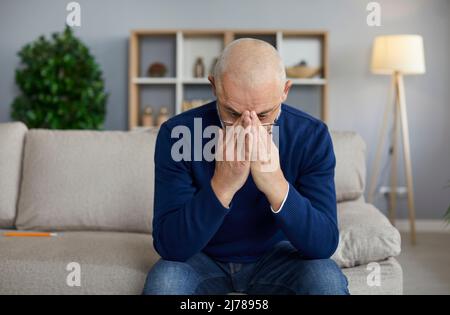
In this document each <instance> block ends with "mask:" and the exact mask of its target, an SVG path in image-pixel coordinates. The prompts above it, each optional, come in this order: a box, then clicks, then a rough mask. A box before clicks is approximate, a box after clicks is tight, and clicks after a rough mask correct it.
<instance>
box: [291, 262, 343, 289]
mask: <svg viewBox="0 0 450 315" xmlns="http://www.w3.org/2000/svg"><path fill="white" fill-rule="evenodd" d="M303 263H304V268H302V269H303V270H302V271H301V275H299V277H298V281H297V287H298V291H300V292H299V293H301V294H314V295H324V294H327V295H345V294H349V292H348V281H347V278H346V277H345V275H344V274H343V273H342V271H341V269H340V268H339V266H338V265H337V264H336V263H335V262H334V261H333V260H332V259H315V260H306V261H303Z"/></svg>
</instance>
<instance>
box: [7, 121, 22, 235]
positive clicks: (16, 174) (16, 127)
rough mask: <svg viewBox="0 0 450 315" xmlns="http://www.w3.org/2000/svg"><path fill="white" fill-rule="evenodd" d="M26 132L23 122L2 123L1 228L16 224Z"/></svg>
mask: <svg viewBox="0 0 450 315" xmlns="http://www.w3.org/2000/svg"><path fill="white" fill-rule="evenodd" d="M26 132H27V127H26V126H25V124H23V123H22V122H12V123H2V124H0V228H1V227H3V228H8V227H12V226H13V225H14V219H15V217H16V209H17V199H18V195H19V187H20V175H21V167H22V150H23V141H24V138H25V134H26Z"/></svg>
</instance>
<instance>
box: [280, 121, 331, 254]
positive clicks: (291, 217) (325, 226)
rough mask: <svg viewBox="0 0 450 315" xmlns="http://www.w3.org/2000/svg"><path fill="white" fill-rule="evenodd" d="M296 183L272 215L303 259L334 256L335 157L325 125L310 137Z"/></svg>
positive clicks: (291, 185)
mask: <svg viewBox="0 0 450 315" xmlns="http://www.w3.org/2000/svg"><path fill="white" fill-rule="evenodd" d="M307 150H308V152H307V154H306V155H305V158H306V159H307V160H308V162H307V163H306V165H304V167H303V168H302V170H300V174H298V176H297V180H296V182H295V184H294V185H293V184H292V183H289V191H288V194H287V197H286V200H285V202H284V205H283V207H282V209H281V210H280V211H279V212H276V213H273V215H274V216H275V218H276V221H277V223H278V224H279V226H280V227H281V229H282V230H283V232H284V233H285V235H286V237H287V238H288V239H289V241H290V242H291V243H292V245H293V246H294V247H295V248H297V250H298V251H299V252H300V253H301V254H302V255H303V256H304V257H305V258H306V259H323V258H329V257H331V256H332V255H333V253H334V251H335V250H336V248H337V245H338V243H339V231H338V226H337V209H336V208H337V206H336V192H335V186H334V168H335V165H336V158H335V155H334V150H333V144H332V140H331V136H330V134H329V132H328V127H327V126H326V124H323V123H322V124H320V126H319V127H318V128H316V130H315V132H314V135H313V136H311V140H310V143H309V146H308V147H307Z"/></svg>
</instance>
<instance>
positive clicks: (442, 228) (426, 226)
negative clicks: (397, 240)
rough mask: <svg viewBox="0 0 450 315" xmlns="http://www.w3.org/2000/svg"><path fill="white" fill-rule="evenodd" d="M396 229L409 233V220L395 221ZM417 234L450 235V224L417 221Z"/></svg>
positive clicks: (435, 221) (442, 221)
mask: <svg viewBox="0 0 450 315" xmlns="http://www.w3.org/2000/svg"><path fill="white" fill-rule="evenodd" d="M395 227H396V228H397V229H398V230H399V231H400V232H409V221H408V219H400V220H399V219H397V220H395ZM416 231H417V232H435V233H450V224H447V223H446V222H445V221H444V220H422V219H420V220H416Z"/></svg>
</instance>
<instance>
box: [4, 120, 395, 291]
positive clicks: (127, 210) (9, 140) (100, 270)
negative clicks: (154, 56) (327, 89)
mask: <svg viewBox="0 0 450 315" xmlns="http://www.w3.org/2000/svg"><path fill="white" fill-rule="evenodd" d="M156 135H157V130H147V131H134V132H125V131H62V130H59V131H52V130H44V129H30V130H28V129H27V128H26V126H25V125H24V124H22V123H19V122H15V123H3V124H0V232H5V231H9V230H36V231H53V232H55V231H56V232H57V233H58V234H57V236H55V237H44V238H37V237H36V238H18V237H5V236H3V233H2V235H1V236H0V253H1V254H0V294H35V293H38V294H140V293H141V290H142V288H143V285H144V281H145V277H146V274H147V272H148V270H149V269H150V268H151V266H152V265H153V264H154V263H155V262H156V261H157V260H158V258H159V256H158V254H157V253H156V252H155V251H154V249H153V245H152V237H151V220H152V213H153V183H154V175H153V153H154V145H155V140H156ZM332 137H333V143H334V149H335V154H336V159H337V166H336V177H335V183H336V192H337V199H338V215H339V226H340V243H339V247H338V249H337V251H336V252H335V254H334V255H333V257H332V258H333V259H334V260H335V261H336V262H337V263H338V264H339V265H340V266H341V267H342V268H343V272H344V273H345V274H346V276H347V277H348V280H349V289H350V292H351V293H352V294H401V293H402V269H401V267H400V265H399V264H398V262H397V261H396V260H395V258H394V257H395V256H396V255H398V254H399V252H400V235H399V233H398V231H397V230H396V229H395V228H394V227H393V226H392V225H391V224H390V223H389V222H388V220H387V219H386V218H385V217H384V216H383V215H382V214H381V212H380V211H379V210H377V209H376V208H375V207H373V206H372V205H370V204H367V203H365V201H364V197H363V191H364V183H365V177H366V173H365V158H366V157H365V154H366V153H365V150H366V146H365V144H364V142H363V140H362V139H361V137H359V136H358V135H357V134H355V133H352V132H332ZM371 262H376V263H375V264H373V263H372V264H370V265H368V264H369V263H371ZM72 263H75V264H72ZM74 265H75V266H76V267H74ZM78 267H79V268H78ZM78 275H79V276H80V277H79V278H78V277H77V276H78ZM76 279H79V280H80V281H79V283H78V282H77V280H76Z"/></svg>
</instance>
